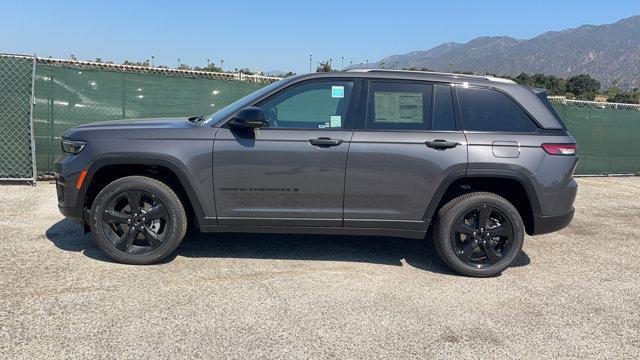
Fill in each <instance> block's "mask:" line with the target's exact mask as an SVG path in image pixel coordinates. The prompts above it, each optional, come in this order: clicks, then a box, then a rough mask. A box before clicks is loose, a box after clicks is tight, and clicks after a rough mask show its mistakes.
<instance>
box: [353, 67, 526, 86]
mask: <svg viewBox="0 0 640 360" xmlns="http://www.w3.org/2000/svg"><path fill="white" fill-rule="evenodd" d="M345 71H346V72H362V73H368V72H389V73H394V72H397V73H420V74H430V75H442V76H455V77H462V78H471V79H485V80H489V81H495V82H500V83H505V84H516V82H515V81H513V80H511V79H504V78H499V77H495V76H491V75H467V74H456V73H446V72H437V71H418V70H393V69H348V70H345Z"/></svg>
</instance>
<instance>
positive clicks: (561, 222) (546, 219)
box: [530, 209, 575, 235]
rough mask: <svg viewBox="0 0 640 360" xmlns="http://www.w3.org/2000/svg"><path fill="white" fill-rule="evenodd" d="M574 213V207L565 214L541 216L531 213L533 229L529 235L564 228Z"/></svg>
mask: <svg viewBox="0 0 640 360" xmlns="http://www.w3.org/2000/svg"><path fill="white" fill-rule="evenodd" d="M574 213H575V210H574V209H571V211H569V212H567V213H566V214H561V215H554V216H543V215H538V214H534V215H533V231H532V232H531V234H530V235H542V234H548V233H550V232H554V231H558V230H560V229H564V228H565V227H567V225H569V223H571V220H573V215H574Z"/></svg>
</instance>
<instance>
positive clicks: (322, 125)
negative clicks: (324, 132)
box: [318, 124, 326, 129]
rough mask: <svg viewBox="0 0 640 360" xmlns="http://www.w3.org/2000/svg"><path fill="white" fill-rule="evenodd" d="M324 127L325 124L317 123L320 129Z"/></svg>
mask: <svg viewBox="0 0 640 360" xmlns="http://www.w3.org/2000/svg"><path fill="white" fill-rule="evenodd" d="M325 127H326V126H325V125H324V124H319V125H318V128H320V129H324V128H325Z"/></svg>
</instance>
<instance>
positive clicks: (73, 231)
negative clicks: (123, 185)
mask: <svg viewBox="0 0 640 360" xmlns="http://www.w3.org/2000/svg"><path fill="white" fill-rule="evenodd" d="M46 236H47V238H48V239H49V240H50V241H51V242H53V244H54V245H55V246H56V247H57V248H59V249H61V250H65V251H72V252H81V253H82V254H83V255H85V256H87V257H89V258H92V259H96V260H100V261H107V262H111V260H110V259H109V258H108V257H107V256H106V255H104V254H103V253H102V251H101V250H100V249H99V248H98V247H97V246H96V245H95V243H94V241H93V238H92V237H91V234H84V233H83V231H82V227H81V226H80V225H78V224H76V223H74V222H73V221H71V220H68V219H64V220H61V221H59V222H57V223H55V224H54V225H52V226H51V227H50V228H49V229H47V231H46ZM176 256H184V257H192V258H242V259H275V260H313V261H344V262H362V263H373V264H383V265H395V266H402V265H404V264H407V265H410V266H412V267H415V268H418V269H422V270H426V271H431V272H436V273H442V274H451V275H454V273H453V272H452V271H451V270H450V269H449V268H448V267H447V266H446V265H445V264H444V263H443V262H442V260H440V258H439V257H438V254H437V253H436V251H435V248H434V247H433V244H432V242H431V241H430V240H429V239H428V238H427V239H424V240H414V239H404V238H396V237H382V236H341V235H298V234H245V233H226V234H205V233H200V232H198V231H195V230H190V232H189V233H188V234H187V237H186V238H185V239H184V241H183V242H182V244H180V247H178V249H177V250H176V252H175V253H174V254H173V255H172V256H170V257H169V258H168V259H167V260H166V261H165V262H171V261H172V260H173V259H174V258H175V257H176ZM403 260H404V261H403ZM529 263H530V259H529V257H528V256H527V254H526V253H525V252H521V253H520V255H519V256H518V258H517V259H516V261H515V262H514V264H512V266H525V265H528V264H529Z"/></svg>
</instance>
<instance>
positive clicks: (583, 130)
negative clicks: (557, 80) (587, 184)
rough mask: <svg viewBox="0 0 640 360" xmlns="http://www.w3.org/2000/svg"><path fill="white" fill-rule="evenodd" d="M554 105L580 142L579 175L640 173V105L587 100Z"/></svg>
mask: <svg viewBox="0 0 640 360" xmlns="http://www.w3.org/2000/svg"><path fill="white" fill-rule="evenodd" d="M553 106H554V108H555V109H556V111H557V112H558V114H559V115H560V117H561V118H562V120H563V121H564V123H565V125H566V126H567V128H568V129H569V132H570V133H571V135H573V137H575V138H576V141H577V142H578V146H579V150H578V154H579V155H580V160H579V162H578V167H577V168H576V174H580V175H594V174H640V141H639V140H640V106H629V105H624V106H618V105H611V104H604V103H595V102H584V101H574V102H572V101H565V102H564V104H562V103H556V102H553Z"/></svg>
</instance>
